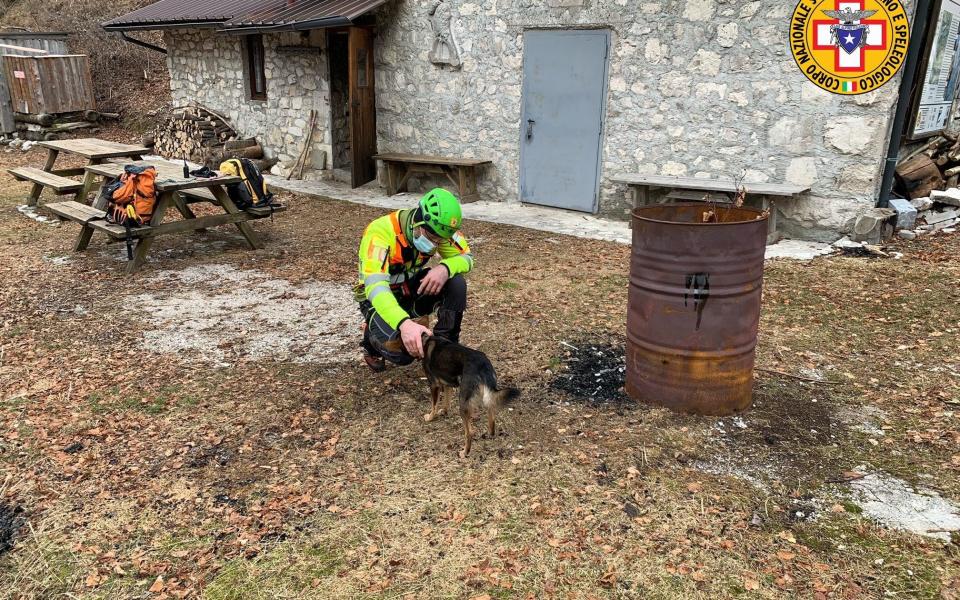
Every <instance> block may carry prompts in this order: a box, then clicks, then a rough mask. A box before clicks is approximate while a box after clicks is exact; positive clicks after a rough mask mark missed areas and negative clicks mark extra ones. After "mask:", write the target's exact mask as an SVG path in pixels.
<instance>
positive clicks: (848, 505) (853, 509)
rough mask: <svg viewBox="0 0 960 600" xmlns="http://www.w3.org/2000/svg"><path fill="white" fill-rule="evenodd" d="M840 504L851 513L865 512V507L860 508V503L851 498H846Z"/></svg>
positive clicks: (859, 513)
mask: <svg viewBox="0 0 960 600" xmlns="http://www.w3.org/2000/svg"><path fill="white" fill-rule="evenodd" d="M840 506H842V507H843V510H845V511H847V512H848V513H850V514H854V515H861V514H863V509H862V508H860V505H859V504H855V503H853V502H851V501H849V500H844V501H843V502H841V503H840Z"/></svg>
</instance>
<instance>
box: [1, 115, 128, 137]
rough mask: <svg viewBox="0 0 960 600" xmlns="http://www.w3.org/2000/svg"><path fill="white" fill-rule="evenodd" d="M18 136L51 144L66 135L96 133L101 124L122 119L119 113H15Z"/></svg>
mask: <svg viewBox="0 0 960 600" xmlns="http://www.w3.org/2000/svg"><path fill="white" fill-rule="evenodd" d="M13 118H14V121H15V122H16V127H17V135H18V137H19V138H20V139H23V140H29V141H34V142H41V141H43V142H49V141H51V140H56V139H60V136H61V135H62V134H64V133H70V132H74V131H82V130H87V131H88V132H89V133H95V132H96V131H97V128H98V127H99V126H100V124H101V122H103V121H106V120H116V119H119V118H120V115H119V114H118V113H101V112H98V111H95V110H85V111H82V112H73V113H62V114H57V115H51V114H38V115H34V114H26V113H15V114H14V116H13Z"/></svg>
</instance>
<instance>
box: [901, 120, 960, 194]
mask: <svg viewBox="0 0 960 600" xmlns="http://www.w3.org/2000/svg"><path fill="white" fill-rule="evenodd" d="M896 175H897V177H896V179H897V191H898V192H900V193H901V194H902V195H903V196H905V197H907V198H910V199H915V198H923V197H927V196H929V195H930V192H931V191H933V190H941V189H944V188H953V187H957V186H958V185H960V139H958V138H957V136H956V135H954V134H952V133H947V132H944V133H941V134H940V135H938V136H936V137H934V138H932V139H931V140H930V141H929V142H927V143H926V144H924V145H923V146H921V147H919V148H916V149H915V150H913V151H912V152H910V153H909V154H907V155H906V156H903V157H902V158H901V159H900V160H899V161H898V162H897V170H896Z"/></svg>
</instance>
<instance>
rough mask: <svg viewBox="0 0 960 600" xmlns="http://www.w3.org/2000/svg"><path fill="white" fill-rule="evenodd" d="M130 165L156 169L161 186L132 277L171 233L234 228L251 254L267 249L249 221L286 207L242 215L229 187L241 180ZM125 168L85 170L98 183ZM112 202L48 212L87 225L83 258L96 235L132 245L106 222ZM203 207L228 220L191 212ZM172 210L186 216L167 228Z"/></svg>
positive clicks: (167, 166) (130, 267)
mask: <svg viewBox="0 0 960 600" xmlns="http://www.w3.org/2000/svg"><path fill="white" fill-rule="evenodd" d="M127 164H135V165H138V166H152V167H154V168H156V170H157V179H156V183H155V188H156V191H157V204H156V206H155V207H154V211H153V217H152V218H151V221H150V225H147V226H144V227H137V228H134V229H132V230H131V235H132V236H133V237H136V238H137V247H136V251H135V253H134V256H133V260H132V261H130V262H129V263H127V272H128V273H133V272H134V271H136V270H138V269H139V268H140V267H141V266H142V265H143V263H144V262H145V261H146V258H147V254H148V253H149V252H150V247H151V246H152V245H153V240H154V239H155V238H156V237H157V236H161V235H166V234H170V233H181V232H187V231H203V230H205V229H207V228H208V227H216V226H218V225H228V224H233V225H236V227H237V229H239V230H240V233H241V234H242V235H243V237H244V239H245V240H246V241H247V244H248V245H249V246H250V248H251V249H258V248H263V247H264V244H263V242H262V241H261V240H260V236H258V235H257V233H256V232H255V231H254V230H253V228H251V227H250V225H249V223H247V222H246V221H249V220H252V219H261V218H264V217H269V216H270V215H271V214H273V212H275V211H279V210H283V208H284V207H282V206H281V207H276V208H274V209H270V208H259V209H248V210H240V209H239V208H237V205H236V204H234V203H233V201H232V200H231V199H230V196H229V195H228V194H227V190H226V187H225V186H227V185H230V184H234V183H240V182H241V181H242V180H241V179H240V178H239V177H235V176H221V177H213V178H201V177H191V178H190V179H184V178H183V171H182V169H180V167H178V166H176V165H174V164H171V163H167V162H164V161H157V162H150V161H137V162H133V163H127ZM124 166H125V165H123V164H119V163H105V164H96V165H88V166H87V167H85V170H86V173H87V174H88V175H89V174H92V175H93V178H94V179H96V178H97V177H119V176H120V175H121V174H122V173H123V170H124ZM106 202H107V201H106V199H105V198H102V197H98V198H97V199H96V201H95V202H94V204H93V206H86V205H84V204H81V203H79V202H74V201H69V202H59V203H54V204H48V205H47V208H48V209H49V210H50V211H51V212H53V213H54V214H56V215H57V216H59V217H61V218H63V219H68V220H71V221H76V222H78V223H81V224H82V225H83V229H81V231H80V235H79V237H78V238H77V243H76V245H75V246H74V250H75V251H77V252H80V251H83V250H85V249H86V248H87V245H89V243H90V239H91V237H92V236H93V233H94V232H95V231H100V232H103V233H105V234H107V235H109V236H110V237H111V238H113V239H115V240H122V239H126V236H127V231H126V229H125V228H124V227H123V226H121V225H117V224H114V223H108V222H107V221H106V220H105V216H106V212H105V209H106V208H107V207H106ZM197 202H209V203H211V204H213V205H215V206H219V207H220V208H222V209H223V211H224V214H218V215H208V216H203V217H198V216H196V215H195V214H194V213H193V211H191V210H190V207H189V206H188V205H189V204H192V203H197ZM171 207H174V208H176V209H177V210H178V211H179V212H180V214H181V215H183V220H181V221H173V222H168V223H164V222H163V218H164V216H165V215H166V213H167V211H168V209H169V208H171Z"/></svg>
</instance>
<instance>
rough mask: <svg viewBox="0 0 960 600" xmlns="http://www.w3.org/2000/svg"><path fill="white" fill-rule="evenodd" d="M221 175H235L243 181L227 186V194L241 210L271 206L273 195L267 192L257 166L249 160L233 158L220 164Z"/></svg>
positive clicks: (265, 183)
mask: <svg viewBox="0 0 960 600" xmlns="http://www.w3.org/2000/svg"><path fill="white" fill-rule="evenodd" d="M219 171H220V173H222V174H224V175H233V176H236V177H239V178H240V179H242V180H243V181H241V182H240V183H235V184H233V185H228V186H227V194H229V195H230V199H231V200H233V203H234V204H236V205H237V208H239V209H240V210H245V209H248V208H261V207H267V206H270V203H271V201H272V200H273V194H272V193H270V192H269V191H268V190H267V182H265V181H264V180H263V175H261V174H260V171H259V169H257V167H256V165H254V164H253V163H252V162H250V159H248V158H231V159H229V160H225V161H223V162H222V163H220V169H219Z"/></svg>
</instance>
